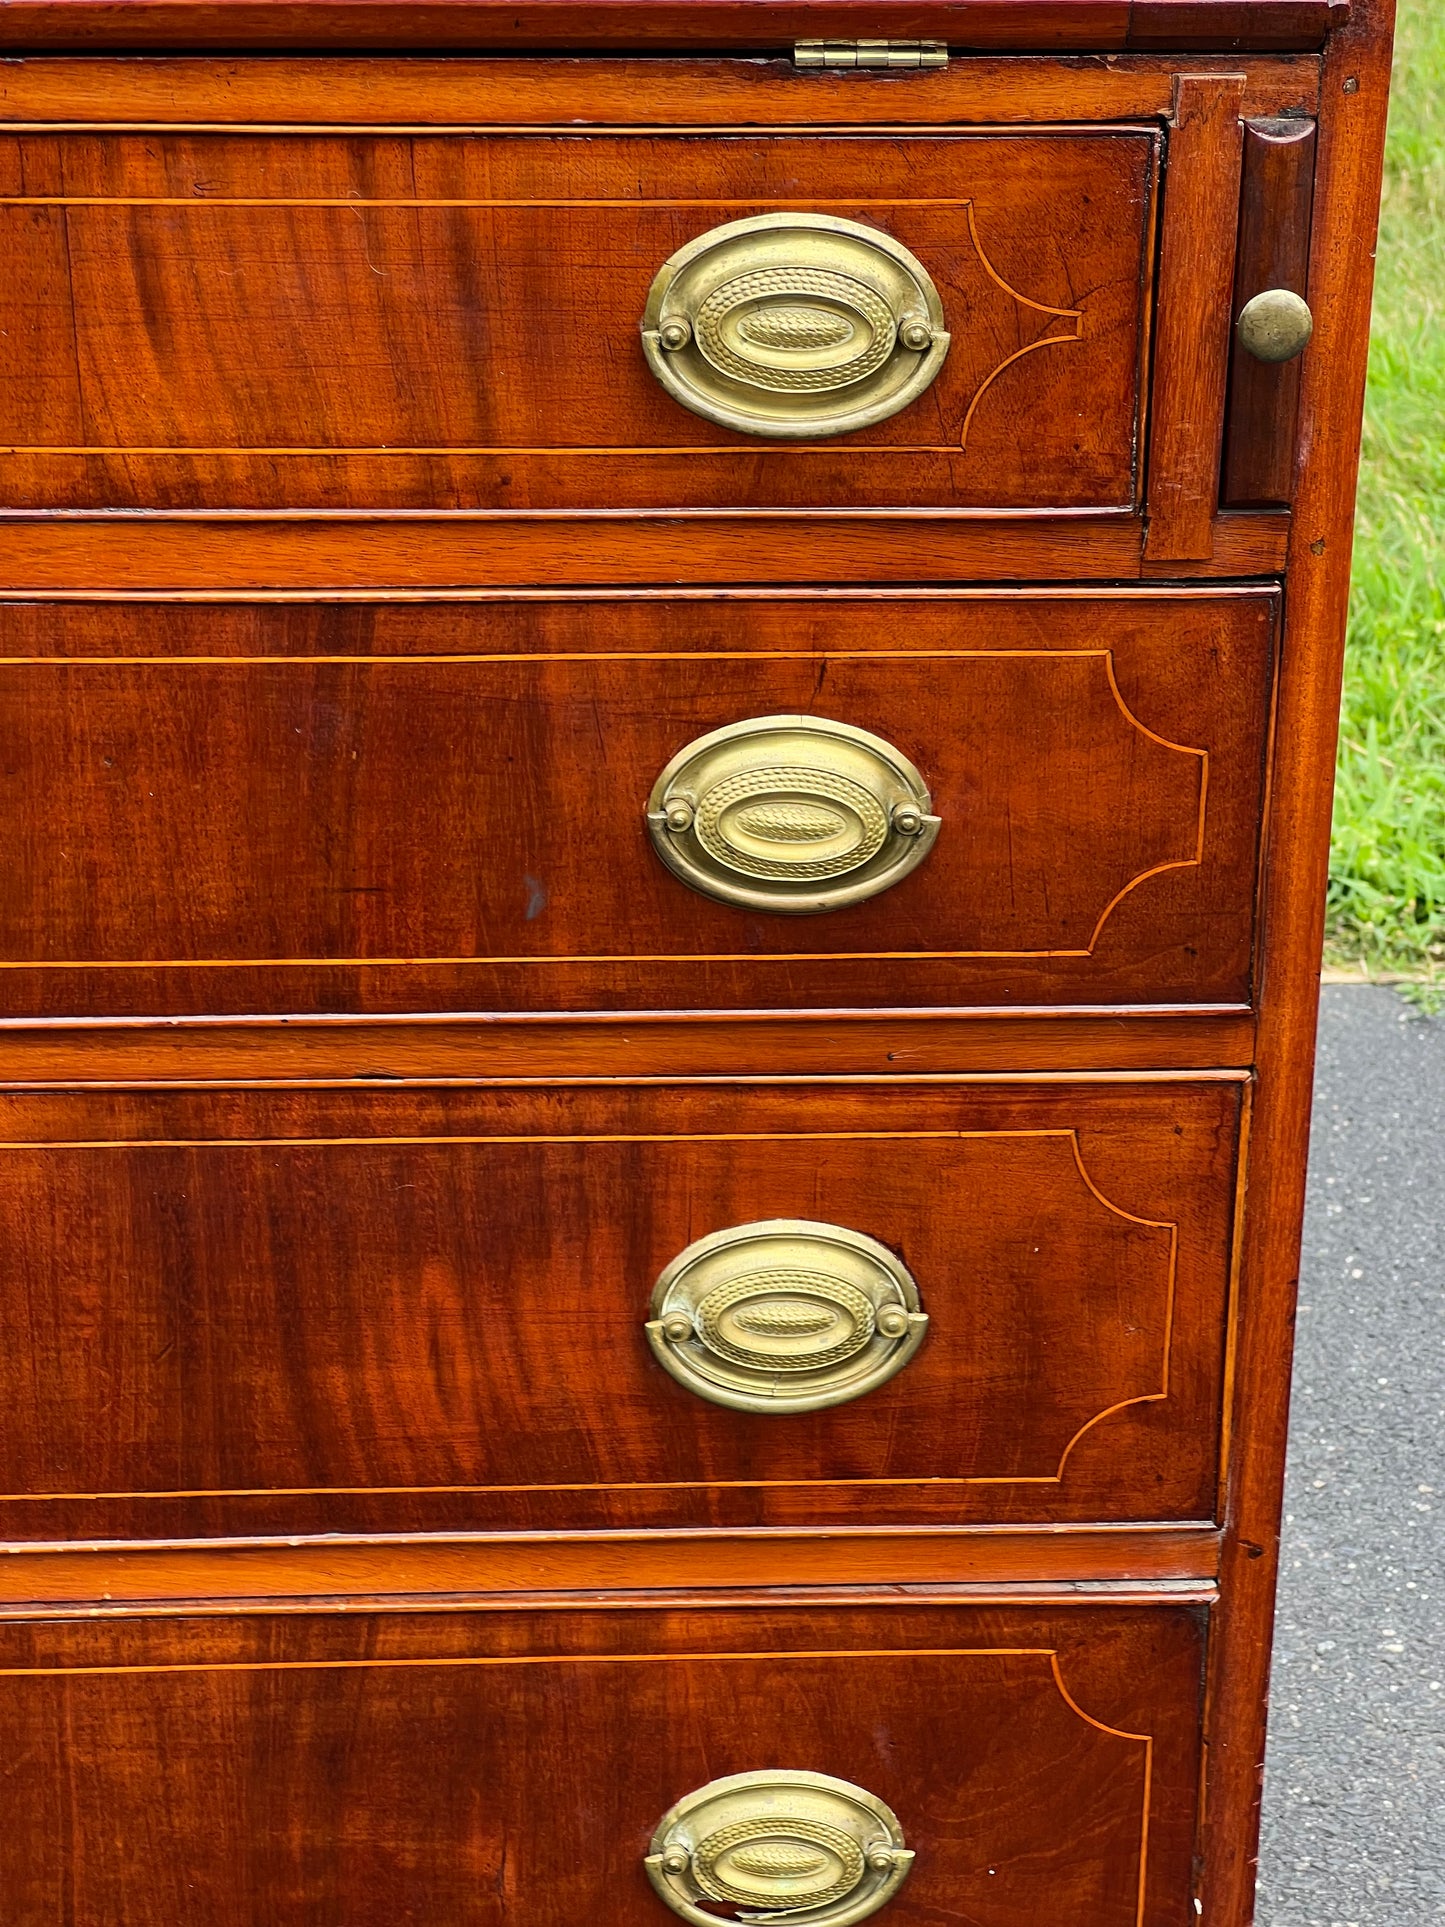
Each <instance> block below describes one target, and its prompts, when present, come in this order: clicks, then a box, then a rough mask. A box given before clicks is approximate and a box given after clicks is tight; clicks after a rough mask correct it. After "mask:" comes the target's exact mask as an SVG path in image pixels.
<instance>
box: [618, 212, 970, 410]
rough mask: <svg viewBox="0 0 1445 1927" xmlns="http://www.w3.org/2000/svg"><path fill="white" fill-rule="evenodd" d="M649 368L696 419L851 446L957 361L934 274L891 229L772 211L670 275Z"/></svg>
mask: <svg viewBox="0 0 1445 1927" xmlns="http://www.w3.org/2000/svg"><path fill="white" fill-rule="evenodd" d="M642 348H643V353H644V354H645V355H646V357H647V363H648V366H649V367H650V368H651V370H652V372H653V374H654V375H656V377H657V379H658V380H659V381H660V382H661V383H662V385H663V387H664V388H665V389H666V390H667V392H668V393H669V394H670V395H671V396H672V397H673V398H674V400H676V401H680V402H681V403H682V405H683V407H684V408H690V409H692V411H693V413H694V414H697V415H704V416H706V417H707V419H708V420H709V421H714V422H720V423H721V424H722V425H723V427H724V428H731V429H735V430H740V431H741V432H742V433H743V434H745V435H767V436H770V437H773V438H775V439H777V438H782V439H787V438H795V439H796V438H805V439H807V440H809V441H811V440H814V439H816V438H817V437H818V436H823V435H846V434H848V433H849V432H850V431H851V430H853V429H856V428H867V427H868V426H870V424H872V423H873V422H881V421H886V420H887V418H888V417H889V416H890V415H896V414H897V412H898V410H899V409H900V408H906V407H907V406H908V404H909V403H910V402H911V401H914V400H916V399H917V397H918V396H919V395H921V394H922V393H923V391H924V389H925V388H927V387H928V385H929V383H930V382H931V381H933V379H934V377H935V376H936V375H937V374H938V371H939V369H940V368H942V366H943V361H944V357H945V356H946V355H947V353H948V333H947V330H946V329H945V327H944V318H943V304H942V302H941V301H940V300H939V297H938V290H937V288H936V287H935V286H934V285H933V281H932V279H931V278H930V276H929V274H928V271H927V269H926V268H925V267H924V266H923V263H922V262H921V261H919V260H917V259H916V258H915V257H914V256H913V255H912V254H910V253H909V251H908V249H907V248H905V247H904V246H903V245H902V244H901V243H900V242H898V241H895V240H894V238H893V236H892V235H891V234H886V233H884V231H883V230H882V229H881V228H876V227H865V226H864V225H863V223H862V222H861V221H846V220H844V219H842V217H841V216H839V215H833V214H759V215H753V216H750V217H749V218H748V219H747V220H745V221H729V222H727V223H726V224H725V225H724V226H722V227H716V228H710V229H709V230H708V231H707V233H705V234H700V235H698V236H697V238H696V239H695V240H692V241H689V242H688V243H687V245H686V247H683V248H679V249H678V251H677V253H676V254H674V255H672V256H671V258H670V259H669V260H667V261H664V263H663V264H662V266H661V267H660V268H659V269H658V271H657V276H656V279H655V280H654V281H653V284H652V288H651V290H650V292H649V294H648V297H647V307H646V309H645V311H644V313H643V316H642Z"/></svg>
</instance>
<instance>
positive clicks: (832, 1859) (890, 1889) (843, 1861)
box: [646, 1768, 913, 1927]
mask: <svg viewBox="0 0 1445 1927" xmlns="http://www.w3.org/2000/svg"><path fill="white" fill-rule="evenodd" d="M912 1864H913V1855H912V1853H911V1852H910V1851H909V1849H908V1848H907V1847H906V1846H905V1845H904V1840H903V1829H902V1828H901V1827H900V1826H899V1824H898V1820H897V1818H896V1816H895V1815H894V1814H893V1812H892V1811H891V1809H890V1808H888V1807H886V1806H885V1805H884V1804H883V1802H882V1801H881V1800H879V1799H877V1798H876V1797H875V1796H874V1795H873V1794H871V1793H868V1792H866V1791H865V1790H864V1789H863V1788H862V1787H859V1786H853V1785H852V1784H851V1783H850V1782H849V1781H847V1780H834V1779H830V1778H829V1777H828V1775H827V1774H824V1773H803V1772H797V1771H791V1770H788V1769H783V1768H777V1769H772V1770H769V1771H767V1772H761V1773H734V1774H731V1775H729V1777H728V1778H727V1779H723V1780H712V1781H710V1782H709V1783H708V1785H707V1786H705V1787H699V1788H698V1790H697V1792H696V1793H689V1794H688V1795H686V1797H685V1798H683V1799H681V1800H679V1801H678V1803H677V1805H676V1806H675V1807H673V1808H672V1810H671V1811H670V1812H668V1813H666V1814H664V1815H663V1817H662V1820H661V1821H660V1822H659V1824H658V1828H657V1831H656V1833H655V1834H654V1835H653V1836H652V1849H651V1851H650V1852H649V1853H648V1855H647V1859H646V1866H647V1872H648V1877H649V1878H650V1879H651V1881H652V1884H653V1886H654V1887H655V1888H656V1890H657V1892H658V1893H659V1894H660V1895H661V1897H662V1898H663V1899H664V1900H665V1901H666V1902H667V1904H668V1906H669V1907H671V1908H672V1910H673V1912H674V1913H678V1914H681V1915H682V1917H683V1919H684V1920H690V1921H692V1922H694V1923H695V1924H696V1927H718V1923H719V1919H720V1918H724V1919H725V1918H727V1916H721V1917H720V1916H719V1915H718V1914H717V1913H716V1912H713V1911H708V1912H705V1911H704V1908H705V1907H707V1906H709V1904H710V1905H711V1907H712V1908H717V1907H726V1908H728V1909H729V1910H730V1912H731V1917H732V1918H733V1919H734V1920H738V1921H787V1920H792V1919H795V1918H799V1917H801V1916H804V1915H806V1917H807V1920H808V1922H809V1927H812V1924H813V1923H815V1922H816V1923H817V1927H849V1924H850V1923H851V1922H853V1921H858V1920H865V1919H866V1918H867V1917H868V1915H869V1914H872V1913H876V1912H877V1910H878V1909H879V1908H880V1907H881V1906H883V1904H884V1903H885V1902H886V1901H888V1900H890V1899H891V1898H892V1897H893V1895H894V1894H895V1893H896V1892H897V1891H898V1889H899V1888H900V1887H901V1886H902V1885H903V1882H904V1881H905V1880H906V1879H907V1877H908V1873H909V1869H910V1868H911V1866H912Z"/></svg>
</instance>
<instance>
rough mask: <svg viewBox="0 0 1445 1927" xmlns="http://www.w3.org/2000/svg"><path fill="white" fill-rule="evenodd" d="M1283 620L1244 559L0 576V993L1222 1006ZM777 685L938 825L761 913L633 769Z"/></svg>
mask: <svg viewBox="0 0 1445 1927" xmlns="http://www.w3.org/2000/svg"><path fill="white" fill-rule="evenodd" d="M1276 614H1277V596H1276V594H1275V593H1274V592H1272V591H1270V590H1258V591H1223V592H1205V591H1201V592H1176V593H1174V594H1166V595H1163V596H1158V597H1155V596H1149V595H1138V596H1135V597H1130V596H1128V595H1127V594H1115V595H1113V596H1101V597H1099V598H1088V597H1079V596H1069V595H1064V596H1060V597H1058V598H1057V599H1050V598H1048V597H1047V596H1039V595H1036V594H1023V593H1016V594H1014V595H1011V596H999V597H989V596H986V595H985V596H982V597H979V596H971V595H954V596H949V595H947V594H943V595H940V596H938V597H925V596H915V597H911V598H905V599H901V600H900V601H898V602H897V603H891V604H890V603H889V602H887V601H886V600H884V601H880V600H879V599H877V598H868V597H862V598H848V597H845V596H831V597H825V598H820V599H819V600H817V601H816V602H812V601H808V600H804V599H801V598H793V599H787V600H777V601H771V600H769V599H767V598H763V597H754V598H739V599H715V600H709V599H706V598H702V599H686V598H677V599H671V598H668V597H666V596H659V597H651V598H628V599H616V598H602V597H590V598H584V599H579V600H577V601H575V602H574V601H569V600H544V599H525V598H517V599H498V600H490V601H480V600H477V601H464V602H463V601H456V602H449V601H435V602H429V603H428V602H391V603H385V604H377V605H367V604H360V603H340V604H330V603H325V602H320V601H318V602H313V603H309V604H307V603H284V602H273V603H257V604H251V605H237V604H229V605H228V604H224V603H201V602H192V603H186V604H174V603H165V602H151V603H148V604H139V603H129V602H113V601H112V602H95V603H85V602H66V603H61V604H54V605H46V604H43V603H38V604H22V603H11V604H7V605H4V606H3V607H0V647H3V651H4V657H3V664H0V692H3V694H4V697H5V701H4V705H3V710H0V740H3V741H4V743H5V744H6V745H7V748H6V751H5V763H4V768H5V772H6V773H5V774H4V775H3V776H0V794H4V796H5V798H6V800H5V808H6V811H7V813H8V815H9V817H10V820H11V821H12V823H13V824H14V825H15V826H16V833H15V836H14V838H13V840H12V842H11V844H10V845H9V849H8V853H7V856H6V858H5V860H4V864H3V866H0V868H3V873H4V876H5V887H4V892H3V895H0V955H3V958H4V967H3V969H0V998H3V999H4V1008H5V1010H6V1012H7V1014H9V1015H12V1016H17V1017H19V1016H26V1015H46V1016H61V1015H66V1016H70V1015H82V1014H96V1015H100V1014H117V1015H119V1014H131V1013H135V1014H151V1013H154V1014H173V1013H174V1014H180V1013H185V1012H210V1013H220V1012H224V1011H226V1010H232V1011H252V1012H260V1011H275V1012H290V1013H300V1012H304V1011H306V1010H308V1009H309V1010H313V1011H339V1010H346V1009H353V1010H367V1009H371V1010H388V1009H389V1010H407V1009H412V1010H415V1009H424V1010H425V1009H431V1010H445V1009H458V1008H460V1009H469V1010H485V1009H493V1010H497V1009H527V1010H541V1011H559V1010H568V1009H571V1010H595V1009H608V1008H611V1009H619V1008H620V1009H627V1008H644V1009H646V1008H668V1007H670V1008H674V1009H676V1008H684V1009H706V1008H714V1009H716V1008H736V1009H755V1008H765V1007H768V1006H772V1007H775V1008H776V1007H793V1008H797V1007H799V1006H805V1007H806V1006H813V1007H823V1008H828V1007H837V1006H847V1005H851V1006H854V1007H857V1006H866V1005H870V1004H882V1005H889V1006H895V1007H896V1006H898V1005H903V1004H912V1005H919V1006H940V1005H943V1006H946V1005H960V1004H973V1003H985V1004H988V1003H995V1004H997V1003H1051V1002H1068V1003H1107V1002H1124V1003H1133V1002H1140V1001H1154V1002H1170V1003H1173V1002H1180V1001H1199V1002H1206V1003H1217V1002H1235V1003H1242V1002H1247V1001H1248V998H1249V994H1250V976H1251V948H1252V929H1253V893H1254V878H1255V865H1256V847H1257V837H1258V818H1259V809H1260V798H1261V794H1262V784H1263V780H1264V769H1265V750H1266V744H1267V730H1268V717H1269V695H1268V690H1269V679H1270V673H1271V657H1272V650H1273V634H1274V628H1275V621H1276ZM769 714H775V715H795V714H816V715H820V716H824V717H828V718H831V719H833V720H836V721H839V722H843V723H847V724H856V725H859V726H861V727H863V728H865V729H867V730H869V731H871V732H873V733H875V734H878V735H881V736H883V737H885V738H886V739H887V740H888V741H890V742H892V743H894V744H895V745H896V746H897V747H898V748H899V749H900V750H901V751H902V752H903V753H904V754H905V755H907V756H909V757H911V758H912V759H913V761H914V762H915V763H916V764H917V765H918V767H919V768H920V769H921V770H922V771H923V772H924V775H925V778H926V780H927V781H928V783H929V785H930V787H931V790H932V794H933V798H934V804H935V807H936V808H937V809H938V811H939V813H940V814H941V816H942V817H943V819H944V827H943V830H942V831H941V833H940V836H939V842H938V846H937V848H936V849H935V850H934V851H933V852H932V854H931V855H930V857H929V858H928V859H927V861H926V862H925V863H924V864H923V865H922V866H921V867H920V868H919V869H918V870H917V871H915V872H914V873H913V875H911V876H910V877H909V878H907V879H906V880H905V881H904V882H903V883H901V884H900V885H898V886H896V887H895V888H893V889H892V890H890V891H888V892H886V893H885V894H884V895H882V896H880V897H878V898H875V899H873V900H872V901H870V902H868V903H864V904H860V905H857V906H855V907H852V908H848V909H843V910H839V911H834V912H831V913H828V914H826V915H823V916H817V917H786V916H780V915H774V916H771V917H770V916H768V915H766V914H765V913H762V912H752V911H747V910H741V909H737V908H734V907H732V906H728V905H724V904H719V903H716V902H713V901H712V900H710V899H708V898H705V897H703V896H701V895H698V894H696V893H695V892H693V891H691V890H689V889H687V888H686V887H685V886H684V885H682V884H681V883H680V882H679V881H678V880H677V879H676V878H674V877H673V876H672V875H671V874H670V873H669V872H668V871H667V870H666V869H665V868H664V867H663V865H662V864H661V862H660V861H659V860H658V858H657V856H656V855H655V853H654V852H653V850H652V848H651V845H650V843H649V840H648V837H647V833H646V826H645V823H644V810H645V806H646V800H647V796H648V793H649V791H650V789H651V787H652V783H653V780H654V778H655V776H656V774H657V772H658V771H659V770H660V769H661V768H662V767H663V765H664V764H665V763H666V762H667V760H668V759H669V758H670V757H671V756H672V755H673V754H674V753H675V752H676V751H677V750H679V749H680V748H681V747H682V746H683V745H684V744H686V743H687V742H689V741H691V740H693V739H695V738H696V737H698V736H701V735H703V734H705V733H706V732H709V731H711V730H714V729H716V728H719V727H721V726H723V725H725V724H728V723H731V722H734V721H739V720H742V719H744V718H746V717H748V716H757V715H769ZM944 717H946V719H947V720H946V725H945V724H944V722H943V721H942V720H941V719H942V718H944ZM500 826H506V831H505V835H502V834H501V833H500ZM78 853H79V854H78Z"/></svg>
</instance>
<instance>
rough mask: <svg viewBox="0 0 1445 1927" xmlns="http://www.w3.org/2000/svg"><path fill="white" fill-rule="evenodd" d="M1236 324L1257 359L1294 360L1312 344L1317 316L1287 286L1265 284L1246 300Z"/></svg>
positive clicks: (1240, 337)
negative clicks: (1258, 292)
mask: <svg viewBox="0 0 1445 1927" xmlns="http://www.w3.org/2000/svg"><path fill="white" fill-rule="evenodd" d="M1234 327H1235V332H1236V334H1238V336H1239V340H1240V345H1241V347H1243V348H1245V349H1246V350H1247V351H1248V352H1249V353H1250V354H1252V355H1253V356H1254V358H1255V360H1256V361H1293V360H1294V358H1295V356H1296V355H1302V354H1303V353H1304V351H1305V349H1306V348H1308V346H1309V345H1310V336H1311V335H1312V334H1313V333H1314V331H1315V318H1314V316H1313V315H1312V314H1311V313H1310V309H1309V303H1308V302H1307V301H1304V300H1302V299H1301V297H1300V296H1299V295H1297V294H1291V293H1290V291H1289V289H1288V288H1266V289H1265V290H1264V292H1263V293H1262V294H1257V295H1255V296H1254V298H1253V300H1251V301H1246V302H1245V304H1244V306H1243V307H1242V308H1241V309H1240V311H1239V319H1238V321H1236V322H1235V324H1234Z"/></svg>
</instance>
